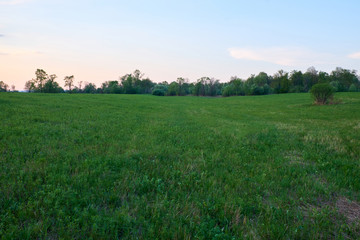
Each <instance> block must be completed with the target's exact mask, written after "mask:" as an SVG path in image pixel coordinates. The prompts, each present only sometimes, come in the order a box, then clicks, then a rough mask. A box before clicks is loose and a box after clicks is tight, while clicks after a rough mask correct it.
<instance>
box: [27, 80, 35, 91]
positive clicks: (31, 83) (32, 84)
mask: <svg viewBox="0 0 360 240" xmlns="http://www.w3.org/2000/svg"><path fill="white" fill-rule="evenodd" d="M25 90H27V91H28V92H35V90H36V85H35V81H34V79H32V80H29V81H27V82H26V83H25Z"/></svg>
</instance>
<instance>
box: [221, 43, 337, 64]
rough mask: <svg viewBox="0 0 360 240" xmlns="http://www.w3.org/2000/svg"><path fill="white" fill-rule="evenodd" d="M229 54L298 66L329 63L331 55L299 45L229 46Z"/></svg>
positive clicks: (240, 57)
mask: <svg viewBox="0 0 360 240" xmlns="http://www.w3.org/2000/svg"><path fill="white" fill-rule="evenodd" d="M228 51H229V53H230V55H231V56H232V57H233V58H236V59H245V60H253V61H264V62H269V63H274V64H278V65H283V66H299V65H305V66H308V65H309V64H324V63H329V58H331V55H329V54H322V53H316V52H313V51H310V50H308V49H306V48H299V47H271V48H230V49H228Z"/></svg>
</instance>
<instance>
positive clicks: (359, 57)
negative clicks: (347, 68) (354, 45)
mask: <svg viewBox="0 0 360 240" xmlns="http://www.w3.org/2000/svg"><path fill="white" fill-rule="evenodd" d="M348 57H349V58H353V59H360V52H356V53H352V54H349V55H348Z"/></svg>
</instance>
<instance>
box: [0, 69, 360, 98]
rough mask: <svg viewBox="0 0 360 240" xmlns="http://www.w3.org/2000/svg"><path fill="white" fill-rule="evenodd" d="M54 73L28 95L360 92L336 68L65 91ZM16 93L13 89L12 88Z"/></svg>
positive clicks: (355, 80) (42, 76) (34, 83)
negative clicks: (321, 87) (316, 88)
mask: <svg viewBox="0 0 360 240" xmlns="http://www.w3.org/2000/svg"><path fill="white" fill-rule="evenodd" d="M56 78H57V76H56V75H55V74H50V75H49V74H47V73H46V72H45V71H44V70H43V69H37V70H36V72H35V78H33V79H32V80H29V81H27V82H26V84H25V89H26V91H28V92H39V93H64V92H68V93H98V94H153V95H158V96H186V95H194V96H224V97H227V96H245V95H266V94H279V93H300V92H309V90H310V89H311V88H312V86H313V85H315V84H317V83H328V84H330V85H331V86H332V87H333V88H334V90H335V91H336V92H346V91H351V92H356V91H360V77H359V76H358V75H357V73H356V71H355V70H348V69H343V68H340V67H337V68H336V69H335V70H333V71H332V72H331V73H330V74H329V73H326V72H323V71H317V70H316V69H315V68H314V67H310V68H308V69H307V71H306V72H304V73H303V72H301V71H296V70H294V71H292V72H290V73H289V72H285V71H283V70H279V71H278V72H277V73H275V74H274V75H272V76H271V75H268V74H267V73H265V72H260V73H259V74H257V75H251V76H250V77H249V78H247V79H241V78H238V77H232V78H231V79H230V81H229V82H225V83H224V82H220V80H218V79H215V78H209V77H202V78H200V79H198V80H197V81H196V82H190V81H189V80H188V79H186V78H182V77H179V78H177V79H176V81H172V82H170V83H169V82H167V81H164V82H160V83H155V82H153V81H151V80H150V79H149V78H144V74H143V73H141V72H140V71H139V70H135V71H134V72H133V73H130V74H126V75H124V76H122V77H120V78H119V80H114V81H105V82H104V83H102V84H101V86H99V87H97V86H96V85H95V84H94V83H89V82H78V84H77V85H75V83H74V81H75V77H74V76H73V75H71V76H66V77H65V78H64V86H65V89H64V88H62V87H61V86H60V85H59V83H58V82H57V81H56ZM13 90H14V89H13ZM0 91H10V89H9V86H8V85H7V84H5V83H4V82H2V81H0Z"/></svg>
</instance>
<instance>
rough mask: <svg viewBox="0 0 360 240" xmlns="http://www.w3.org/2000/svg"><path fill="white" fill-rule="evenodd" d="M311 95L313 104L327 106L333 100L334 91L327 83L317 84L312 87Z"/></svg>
mask: <svg viewBox="0 0 360 240" xmlns="http://www.w3.org/2000/svg"><path fill="white" fill-rule="evenodd" d="M310 93H311V95H312V96H313V98H314V100H315V104H320V105H322V104H327V103H329V102H331V101H332V100H333V98H334V93H335V89H334V87H332V86H331V85H330V84H328V83H318V84H315V85H314V86H312V88H311V90H310Z"/></svg>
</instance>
